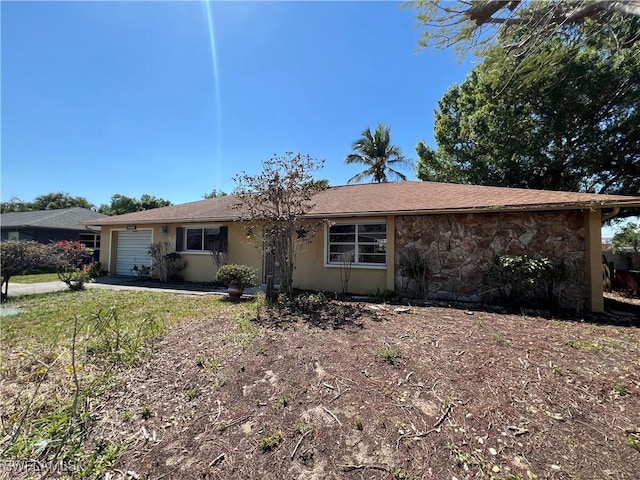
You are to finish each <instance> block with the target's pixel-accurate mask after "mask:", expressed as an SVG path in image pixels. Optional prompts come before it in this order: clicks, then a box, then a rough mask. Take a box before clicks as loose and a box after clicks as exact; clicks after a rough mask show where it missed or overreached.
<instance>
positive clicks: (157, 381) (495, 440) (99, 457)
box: [0, 291, 640, 480]
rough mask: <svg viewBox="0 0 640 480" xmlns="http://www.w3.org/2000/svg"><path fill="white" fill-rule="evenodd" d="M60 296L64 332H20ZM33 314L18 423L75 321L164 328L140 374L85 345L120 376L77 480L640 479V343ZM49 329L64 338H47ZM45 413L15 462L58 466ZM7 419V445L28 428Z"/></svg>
mask: <svg viewBox="0 0 640 480" xmlns="http://www.w3.org/2000/svg"><path fill="white" fill-rule="evenodd" d="M125 293H126V295H125ZM84 294H91V295H96V297H93V301H94V302H95V303H94V308H89V306H88V305H87V306H86V307H82V305H84V303H82V301H79V300H77V301H79V302H80V303H77V304H74V303H73V302H74V301H76V297H75V295H79V296H82V295H84ZM129 295H131V296H129ZM144 295H149V296H147V297H145V296H144ZM47 298H48V299H49V300H48V301H49V302H50V303H58V302H59V303H58V306H57V307H55V308H57V309H58V312H59V313H58V315H57V316H63V317H65V318H66V319H67V320H66V321H62V322H60V323H58V324H53V323H52V322H42V321H40V323H39V325H40V326H39V327H37V328H36V327H32V326H27V325H20V326H17V324H18V323H21V324H22V323H30V322H39V320H38V316H39V315H40V314H45V313H44V312H45V311H46V310H47V309H46V306H45V305H46V304H47ZM89 298H90V297H89V296H87V299H89ZM65 299H66V300H65ZM29 302H31V300H29ZM33 302H34V303H29V305H27V304H26V303H27V302H25V305H22V306H24V307H25V308H27V309H28V310H29V312H30V313H29V314H30V315H32V316H31V317H22V316H18V317H13V318H12V320H11V321H12V322H14V323H15V324H14V325H13V326H12V327H11V328H12V330H11V335H12V336H11V342H10V348H9V349H8V350H7V349H5V350H7V352H8V353H7V355H6V358H5V361H4V362H3V379H2V395H3V405H2V412H3V415H4V416H5V417H6V418H9V419H11V418H12V417H11V416H12V414H13V415H16V414H18V413H19V410H18V409H17V407H16V406H15V405H14V404H13V403H12V402H11V401H10V398H11V397H10V396H7V394H8V393H12V392H11V391H12V389H13V391H15V389H18V390H19V388H31V389H32V390H31V391H33V386H34V385H36V384H37V383H38V382H40V379H41V377H42V374H38V368H43V367H42V365H41V364H40V363H38V362H37V361H36V360H35V358H40V357H36V356H33V357H31V356H30V355H29V354H25V353H24V350H20V348H21V346H22V345H24V344H25V342H27V341H32V342H35V343H37V342H41V345H43V346H44V345H45V344H51V343H53V344H57V345H58V346H60V345H61V342H60V341H59V340H60V339H61V338H65V339H66V344H67V345H68V343H69V338H70V337H71V338H73V331H74V328H73V324H74V320H73V312H74V310H75V311H83V312H84V313H83V314H82V315H81V317H82V318H85V317H87V316H91V315H92V312H94V311H95V307H103V308H106V309H108V308H109V307H110V305H112V304H116V305H117V306H118V312H121V314H122V315H125V313H126V318H127V319H129V320H128V322H129V321H130V323H131V325H139V322H141V321H143V320H144V319H145V318H148V317H153V318H157V319H164V322H163V326H162V330H157V331H155V333H154V334H153V335H152V336H153V337H154V338H156V341H155V342H153V343H152V344H151V345H152V347H153V348H152V349H151V350H146V351H145V352H144V355H143V354H142V353H143V352H142V351H141V352H140V353H141V355H140V356H139V357H138V360H137V361H136V362H132V363H129V364H127V365H131V366H125V365H123V364H122V362H120V363H118V362H117V361H115V358H117V357H114V356H113V351H112V350H110V349H109V348H107V347H108V346H105V345H104V344H99V345H98V346H97V347H96V346H95V344H93V343H91V342H87V343H83V345H85V344H86V345H88V346H89V347H90V348H89V353H87V355H88V356H87V358H89V359H91V358H93V357H92V355H95V354H96V353H94V352H100V355H101V356H100V358H101V359H102V360H101V363H100V364H99V365H100V368H102V369H104V367H105V365H111V366H112V368H111V370H110V371H109V376H108V381H104V380H101V382H100V383H99V384H96V383H95V382H94V383H93V384H92V387H96V389H95V392H93V395H91V396H90V402H88V405H86V408H85V409H84V410H83V412H86V416H85V417H79V418H88V419H89V420H87V422H89V423H90V426H91V428H90V431H91V433H90V434H89V436H88V437H87V436H84V437H82V438H80V437H79V436H78V438H77V443H76V444H74V449H72V448H69V449H68V451H69V452H70V454H71V453H73V454H74V455H75V457H73V458H75V459H76V461H77V466H78V468H79V469H80V470H81V471H82V475H80V474H76V475H75V476H74V478H78V477H82V476H84V477H85V478H98V476H99V475H104V474H105V473H107V472H108V474H109V475H110V478H125V477H126V475H127V473H126V472H129V473H128V475H129V477H126V478H131V477H133V478H201V479H218V478H219V479H262V478H297V479H326V478H334V479H451V480H453V479H454V478H455V479H458V480H462V479H476V478H484V479H493V480H500V479H502V480H515V479H526V480H530V479H534V478H537V479H546V478H549V479H608V478H611V479H629V480H631V479H637V478H638V472H639V469H638V465H639V464H640V329H638V328H634V327H622V326H612V325H601V324H594V323H588V322H582V321H579V320H580V319H576V321H568V320H565V321H559V320H553V319H546V318H541V317H526V316H519V315H506V314H499V313H490V312H483V311H475V312H471V311H465V310H458V309H453V308H449V309H446V308H436V307H424V308H416V307H412V308H411V309H409V310H408V311H398V312H396V311H394V307H392V306H385V305H382V306H378V307H376V308H372V305H367V304H362V303H344V302H328V301H326V300H324V299H322V298H318V297H316V298H315V299H312V298H311V297H310V299H309V301H307V302H306V303H302V304H299V305H298V306H297V308H295V309H281V310H277V311H269V310H267V309H265V308H264V306H263V305H262V303H261V301H260V300H259V301H257V302H255V301H252V302H245V303H240V304H232V303H229V302H225V301H222V300H220V299H215V300H214V299H212V297H188V296H187V297H184V298H183V296H181V295H171V294H149V293H144V294H140V293H139V292H119V293H115V292H106V291H99V292H98V291H95V292H94V291H88V292H80V294H74V293H71V292H63V293H61V294H56V295H48V296H43V297H40V298H38V299H33ZM39 302H42V303H39ZM65 303H67V304H68V305H69V309H68V310H65V308H64V306H63V305H64V304H65ZM72 306H73V308H71V307H72ZM39 308H40V310H38V309H39ZM82 308H86V310H82ZM38 312H40V313H38ZM70 316H71V319H69V317H70ZM53 317H56V315H53V316H52V317H51V318H50V320H53ZM123 318H124V317H123ZM48 325H55V326H51V327H50V328H51V329H54V330H56V331H58V330H59V331H63V332H65V333H64V334H62V333H61V334H60V335H55V334H52V333H48V334H46V335H45V334H41V333H39V332H41V330H43V329H46V328H47V326H48ZM5 328H6V326H5V322H4V321H3V326H2V329H3V336H4V331H5ZM162 332H165V333H162ZM25 339H26V340H25ZM56 340H57V341H56ZM98 347H100V348H98ZM58 348H59V347H58ZM67 348H68V347H67ZM21 352H22V354H21ZM83 355H84V353H83ZM79 357H81V356H79ZM26 358H29V359H30V360H28V361H27V360H25V359H26ZM66 358H67V359H68V358H69V356H67V357H66ZM145 359H146V360H145ZM47 362H52V360H46V361H44V363H47ZM63 365H66V366H67V367H69V363H68V362H67V363H64V362H62V363H60V366H61V367H62V366H63ZM84 365H86V367H85V370H83V371H82V372H83V375H85V374H86V375H87V377H88V378H84V377H83V378H81V379H80V381H81V382H84V383H88V382H89V379H90V378H91V377H92V376H93V378H103V377H100V376H99V375H98V373H96V371H98V370H99V369H98V368H97V365H98V363H96V364H95V365H96V367H93V366H92V364H91V363H90V362H87V363H86V364H84ZM54 370H55V369H54V368H50V369H49V376H48V377H47V378H46V379H45V380H44V381H43V382H41V383H42V384H43V385H42V387H41V389H43V390H46V391H47V392H50V394H51V395H53V393H51V392H56V393H55V395H60V394H59V393H58V392H59V391H66V398H67V400H68V399H70V398H73V391H74V388H73V385H74V380H73V378H74V375H73V372H74V369H73V368H71V369H70V368H67V369H65V368H59V369H58V370H55V371H54ZM75 370H77V368H76V369H75ZM54 374H55V375H54ZM76 376H78V375H76ZM53 387H56V388H59V389H62V390H56V389H54V388H53ZM65 388H66V390H64V389H65ZM98 394H100V395H98ZM20 398H24V397H20ZM87 398H89V396H87ZM16 403H19V402H16ZM22 405H24V403H23V404H22ZM83 408H84V407H83ZM34 411H35V413H34V417H35V418H33V420H32V422H33V426H31V424H30V426H29V432H30V436H28V438H25V440H24V442H23V443H24V444H25V445H26V446H24V447H20V448H18V447H13V448H12V449H11V450H10V451H9V452H8V454H9V458H14V457H15V456H22V458H28V457H34V456H38V455H40V456H39V457H38V458H39V459H42V458H44V455H48V457H47V458H49V459H51V458H52V456H53V455H54V454H55V451H56V445H55V443H54V444H52V445H51V444H43V439H47V438H51V437H52V436H53V434H52V433H51V432H52V431H54V432H55V431H57V432H59V436H61V435H60V432H62V434H64V432H65V431H66V430H65V428H66V427H64V425H66V424H64V422H63V427H62V428H60V427H59V426H57V430H56V429H55V428H54V427H53V426H52V420H51V418H50V416H46V415H44V414H45V413H46V412H47V410H45V409H40V407H39V406H37V408H36V409H35V410H34ZM58 411H59V410H58ZM66 411H67V412H68V402H67V410H66ZM5 412H6V413H5ZM6 418H5V421H4V422H3V423H4V428H5V435H6V434H7V431H6V429H7V426H10V425H15V420H13V421H14V423H13V424H12V423H11V422H7V421H6ZM43 418H45V419H47V420H46V422H43V421H42V419H43ZM66 418H67V419H68V418H69V414H68V413H67V417H66ZM42 423H44V424H46V425H48V428H49V429H48V430H46V431H45V430H43V429H42V427H41V424H42ZM56 425H58V424H56ZM25 430H27V428H25ZM74 432H75V430H74ZM86 432H89V430H88V429H87V430H86ZM69 436H70V437H71V438H73V439H74V441H75V440H76V437H74V436H73V435H69ZM25 437H27V436H26V435H25ZM4 442H5V443H4V444H3V445H6V444H7V441H6V437H5V440H4ZM29 442H30V443H29ZM69 443H73V442H69ZM3 445H0V448H4V446H3ZM29 445H30V446H29ZM43 445H44V446H43ZM27 447H28V448H27ZM29 448H30V450H29ZM12 456H13V457H12ZM4 457H5V458H7V453H5V454H4ZM13 478H16V476H15V475H14V476H13Z"/></svg>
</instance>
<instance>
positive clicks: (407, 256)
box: [400, 247, 429, 298]
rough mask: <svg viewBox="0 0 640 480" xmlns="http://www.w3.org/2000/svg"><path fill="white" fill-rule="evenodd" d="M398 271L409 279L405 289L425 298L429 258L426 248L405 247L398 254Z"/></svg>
mask: <svg viewBox="0 0 640 480" xmlns="http://www.w3.org/2000/svg"><path fill="white" fill-rule="evenodd" d="M400 272H401V274H402V276H403V277H405V278H408V279H409V283H408V285H407V289H408V290H409V291H412V290H413V292H414V293H415V294H417V295H420V296H422V297H423V298H427V292H428V289H429V259H428V256H427V252H426V250H423V249H419V248H416V247H409V248H405V249H404V250H403V251H402V252H401V254H400Z"/></svg>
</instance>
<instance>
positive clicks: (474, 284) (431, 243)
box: [395, 210, 587, 310]
mask: <svg viewBox="0 0 640 480" xmlns="http://www.w3.org/2000/svg"><path fill="white" fill-rule="evenodd" d="M411 247H413V248H417V249H419V250H421V251H423V252H425V253H426V256H427V261H428V266H429V279H428V281H429V286H428V295H427V296H428V297H429V298H437V299H446V300H460V301H474V302H477V301H481V300H482V298H483V294H484V293H486V292H487V290H488V289H487V286H486V284H485V278H484V277H485V274H486V273H487V272H488V271H489V269H490V268H491V265H492V264H493V259H494V257H495V256H497V255H525V254H528V255H541V256H543V257H548V258H549V259H551V260H552V261H553V262H554V264H555V263H558V262H560V261H563V262H564V265H565V269H566V270H565V272H566V275H565V277H566V278H564V279H560V280H559V279H557V278H556V281H555V282H554V297H555V298H557V300H558V304H559V306H561V307H563V308H570V309H575V310H582V309H584V308H585V306H586V297H587V293H586V286H585V227H584V215H583V213H582V212H581V211H576V210H571V211H558V212H523V213H477V214H473V213H470V214H452V215H421V216H399V217H396V225H395V265H396V270H395V271H396V278H395V286H396V289H397V290H399V291H408V290H409V291H410V290H411V288H412V287H414V286H413V285H411V282H410V281H409V280H408V279H407V278H403V277H402V272H401V269H400V267H399V262H400V254H401V252H402V251H403V250H404V249H406V248H411Z"/></svg>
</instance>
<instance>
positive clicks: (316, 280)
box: [293, 218, 393, 294]
mask: <svg viewBox="0 0 640 480" xmlns="http://www.w3.org/2000/svg"><path fill="white" fill-rule="evenodd" d="M375 220H376V221H379V220H380V218H376V219H375ZM366 221H367V220H366V219H358V222H363V223H364V222H366ZM391 223H393V222H391ZM326 235H327V232H326V229H325V228H321V229H320V231H319V232H318V233H317V234H316V235H315V237H313V240H312V241H311V242H310V243H305V244H303V245H302V246H301V250H300V254H299V255H298V260H297V263H296V270H295V272H294V274H293V285H294V287H296V288H301V289H303V290H323V291H327V292H338V293H341V292H342V282H341V275H342V272H343V271H342V270H341V268H340V267H339V266H325V264H324V263H325V262H324V256H325V239H326ZM387 238H389V222H388V221H387ZM391 259H393V255H392V254H390V253H389V249H388V248H387V263H389V262H390V261H391ZM347 288H348V291H349V292H350V293H356V294H367V293H376V292H377V291H380V292H383V291H384V290H386V289H387V269H386V268H366V267H357V266H353V267H352V268H351V273H350V276H349V283H348V287H347ZM392 288H393V287H392Z"/></svg>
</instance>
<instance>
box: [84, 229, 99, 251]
mask: <svg viewBox="0 0 640 480" xmlns="http://www.w3.org/2000/svg"><path fill="white" fill-rule="evenodd" d="M80 242H81V243H84V246H85V247H87V248H92V249H94V250H99V249H100V234H99V233H81V234H80Z"/></svg>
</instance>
